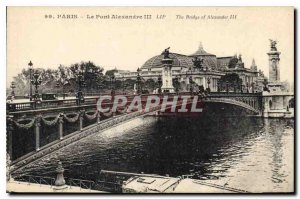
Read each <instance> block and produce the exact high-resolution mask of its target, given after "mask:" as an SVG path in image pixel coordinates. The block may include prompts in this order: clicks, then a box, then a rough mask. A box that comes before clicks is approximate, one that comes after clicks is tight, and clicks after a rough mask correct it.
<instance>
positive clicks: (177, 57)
mask: <svg viewBox="0 0 300 199" xmlns="http://www.w3.org/2000/svg"><path fill="white" fill-rule="evenodd" d="M169 56H170V58H171V59H172V60H173V67H193V62H192V58H191V57H188V56H186V55H181V54H177V53H171V52H170V54H169ZM163 58H164V56H163V55H157V56H154V57H152V58H150V59H148V60H147V61H146V62H145V63H144V65H143V66H142V68H144V69H146V68H147V69H149V68H161V67H162V63H161V61H162V59H163Z"/></svg>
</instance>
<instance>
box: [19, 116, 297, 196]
mask: <svg viewBox="0 0 300 199" xmlns="http://www.w3.org/2000/svg"><path fill="white" fill-rule="evenodd" d="M57 159H60V160H61V161H62V162H63V166H64V168H65V169H66V171H65V176H66V177H69V178H79V179H86V180H97V178H98V177H99V171H100V170H101V169H106V170H114V171H127V172H144V173H152V174H160V175H166V174H169V175H170V176H180V175H186V174H189V175H192V178H195V179H202V180H206V181H208V182H212V183H215V184H219V185H225V184H226V186H228V187H233V188H238V189H242V190H246V191H250V192H287V191H293V183H294V182H293V180H294V120H291V119H262V118H255V117H204V116H199V117H191V118H182V117H181V118H175V117H171V118H155V117H147V118H145V121H144V123H143V124H142V125H140V126H138V127H137V128H134V129H131V130H128V131H125V132H124V131H118V132H114V133H111V132H110V133H101V134H100V133H99V134H96V135H93V136H90V137H88V138H86V139H83V140H81V141H79V142H77V143H75V144H73V145H70V146H68V147H65V148H63V149H61V150H60V151H59V152H58V153H56V154H53V155H50V156H46V157H45V158H43V159H41V160H39V161H38V162H36V163H34V164H31V165H28V166H27V167H26V168H24V169H22V170H20V171H19V172H20V173H21V174H24V175H42V176H51V177H55V168H56V166H57V163H56V161H57Z"/></svg>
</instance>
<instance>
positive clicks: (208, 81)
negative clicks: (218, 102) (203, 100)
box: [207, 77, 211, 92]
mask: <svg viewBox="0 0 300 199" xmlns="http://www.w3.org/2000/svg"><path fill="white" fill-rule="evenodd" d="M210 79H211V78H210V77H207V86H208V91H209V92H210V86H209V85H210Z"/></svg>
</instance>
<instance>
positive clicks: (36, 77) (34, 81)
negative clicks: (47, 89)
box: [31, 71, 42, 101]
mask: <svg viewBox="0 0 300 199" xmlns="http://www.w3.org/2000/svg"><path fill="white" fill-rule="evenodd" d="M41 83H42V79H41V76H40V74H39V73H38V71H35V72H34V74H33V79H32V80H31V84H33V85H34V86H35V94H34V100H35V101H37V100H38V98H39V91H38V87H39V85H41Z"/></svg>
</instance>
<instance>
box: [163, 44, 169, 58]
mask: <svg viewBox="0 0 300 199" xmlns="http://www.w3.org/2000/svg"><path fill="white" fill-rule="evenodd" d="M169 49H170V47H168V48H166V49H165V50H164V51H163V52H162V53H161V54H162V55H164V59H170V56H169V55H170V52H169Z"/></svg>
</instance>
